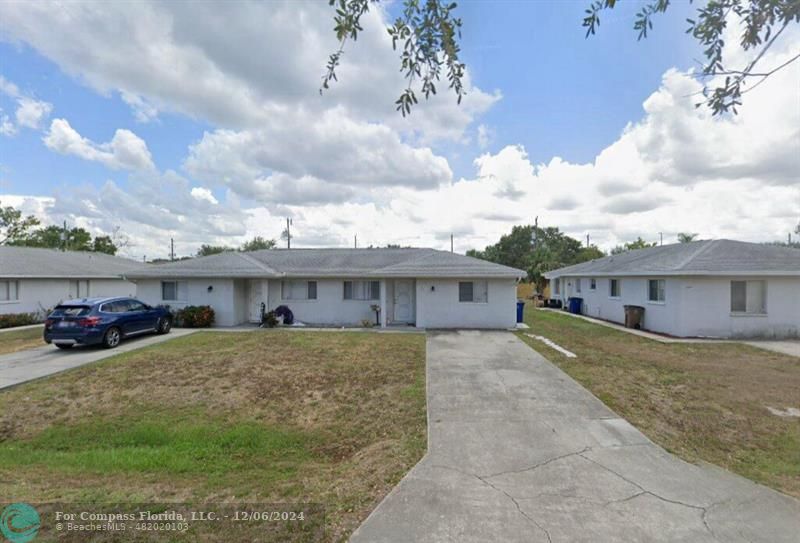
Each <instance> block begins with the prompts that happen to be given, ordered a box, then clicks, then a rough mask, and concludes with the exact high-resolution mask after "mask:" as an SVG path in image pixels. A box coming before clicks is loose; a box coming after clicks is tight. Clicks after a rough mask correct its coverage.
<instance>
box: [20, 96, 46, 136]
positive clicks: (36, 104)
mask: <svg viewBox="0 0 800 543" xmlns="http://www.w3.org/2000/svg"><path fill="white" fill-rule="evenodd" d="M18 103H19V107H18V108H17V112H16V118H17V125H19V126H25V127H27V128H33V129H35V130H38V129H39V128H40V125H41V123H42V121H43V120H44V119H46V118H47V117H48V116H49V115H50V112H51V111H52V110H53V105H52V104H48V103H47V102H42V101H40V100H33V99H32V98H20V99H19V100H18Z"/></svg>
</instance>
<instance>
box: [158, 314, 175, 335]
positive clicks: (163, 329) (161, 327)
mask: <svg viewBox="0 0 800 543" xmlns="http://www.w3.org/2000/svg"><path fill="white" fill-rule="evenodd" d="M170 330H172V319H170V318H169V317H161V318H160V319H158V324H157V325H156V332H157V333H159V334H169V331H170Z"/></svg>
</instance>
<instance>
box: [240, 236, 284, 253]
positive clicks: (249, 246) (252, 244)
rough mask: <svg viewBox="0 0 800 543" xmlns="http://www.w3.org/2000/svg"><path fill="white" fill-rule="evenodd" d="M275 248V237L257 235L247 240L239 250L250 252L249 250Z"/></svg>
mask: <svg viewBox="0 0 800 543" xmlns="http://www.w3.org/2000/svg"><path fill="white" fill-rule="evenodd" d="M274 248H275V240H274V239H266V238H263V237H261V236H256V237H254V238H253V239H251V240H249V241H245V242H244V243H243V244H242V246H241V247H240V248H239V250H240V251H244V252H249V251H260V250H262V249H274Z"/></svg>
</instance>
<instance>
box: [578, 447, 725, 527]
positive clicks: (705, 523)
mask: <svg viewBox="0 0 800 543" xmlns="http://www.w3.org/2000/svg"><path fill="white" fill-rule="evenodd" d="M579 456H580V457H581V458H584V459H586V460H588V461H589V462H591V463H593V464H595V465H597V466H599V467H601V468H603V469H604V470H606V471H607V472H609V473H611V474H613V475H616V476H617V477H619V478H620V479H622V480H623V481H625V482H626V483H629V484H631V485H633V486H635V487H636V488H638V489H639V490H640V492H637V493H636V494H633V495H632V496H628V497H627V498H624V499H622V500H615V501H611V502H608V503H607V504H606V505H611V504H612V503H622V502H626V501H629V500H632V499H634V498H637V497H639V496H642V495H644V494H648V495H650V496H653V497H654V498H656V499H658V500H661V501H663V502H666V503H672V504H675V505H681V506H683V507H688V508H690V509H694V510H696V511H700V512H701V516H700V520H701V521H702V522H703V526H704V527H705V529H706V531H707V532H708V533H709V534H710V535H711V537H712V538H714V540H716V541H719V540H718V539H717V536H716V535H715V534H714V531H713V530H712V529H711V526H710V525H709V524H708V519H707V518H706V517H707V515H708V511H709V510H710V509H711V508H713V507H715V506H717V505H720V504H719V503H712V504H711V505H708V506H702V505H695V504H693V503H686V502H682V501H680V500H672V499H670V498H665V497H664V496H661V495H659V494H656V493H655V492H653V491H651V490H648V489H646V488H644V487H643V486H642V485H640V484H639V483H637V482H636V481H633V480H631V479H628V478H627V477H625V476H624V475H622V474H621V473H619V472H617V471H615V470H613V469H611V468H609V467H608V466H606V465H604V464H601V463H600V462H598V461H597V460H594V459H592V458H589V457H588V456H585V455H583V454H582V453H581V454H579Z"/></svg>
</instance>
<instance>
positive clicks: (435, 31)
mask: <svg viewBox="0 0 800 543" xmlns="http://www.w3.org/2000/svg"><path fill="white" fill-rule="evenodd" d="M329 3H330V5H331V6H333V7H334V8H335V10H336V14H335V15H334V22H335V26H334V29H333V30H334V32H335V33H336V38H337V39H338V40H339V48H338V49H337V50H336V51H335V52H333V53H332V54H331V55H330V57H329V58H328V64H327V65H326V68H325V75H324V76H323V77H322V86H321V87H320V93H322V92H323V91H325V90H326V89H328V88H329V87H330V85H331V83H332V82H334V81H338V78H337V75H336V70H337V68H339V66H340V64H341V60H342V55H344V50H345V45H346V44H347V42H348V41H353V42H355V41H356V40H357V39H358V34H359V32H362V31H363V28H362V26H361V18H362V17H363V16H364V15H365V14H366V13H367V12H368V11H369V9H370V6H371V4H373V3H377V0H329ZM456 7H457V4H456V3H455V2H442V1H440V0H404V1H403V11H402V16H400V17H398V18H397V19H395V22H394V24H393V25H391V26H389V27H388V28H387V31H388V32H389V35H390V36H391V38H392V47H393V48H394V50H395V51H397V50H398V46H400V47H402V51H401V53H400V71H401V72H403V76H404V77H405V80H406V82H407V85H406V88H405V89H404V90H403V91H402V93H401V94H400V97H399V98H398V99H397V100H396V101H395V106H396V109H397V111H399V112H400V113H401V114H402V115H403V116H404V117H405V116H406V115H408V114H410V113H411V108H412V107H413V106H414V105H416V104H417V103H418V101H419V100H418V98H417V91H419V92H420V94H422V95H423V96H424V97H425V99H426V100H427V99H429V98H430V97H431V96H433V95H435V94H436V84H437V83H438V82H439V81H440V80H441V77H442V71H443V70H445V71H446V72H447V81H448V87H449V88H450V89H452V90H453V92H454V93H455V95H456V99H457V101H458V103H459V104H460V103H461V99H462V98H463V97H464V95H465V94H466V91H465V90H464V85H463V84H462V81H461V80H462V78H463V77H464V63H462V62H461V61H460V60H459V53H460V51H461V48H460V46H459V44H458V40H460V39H461V19H459V18H457V17H454V16H453V12H454V10H455V9H456Z"/></svg>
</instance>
